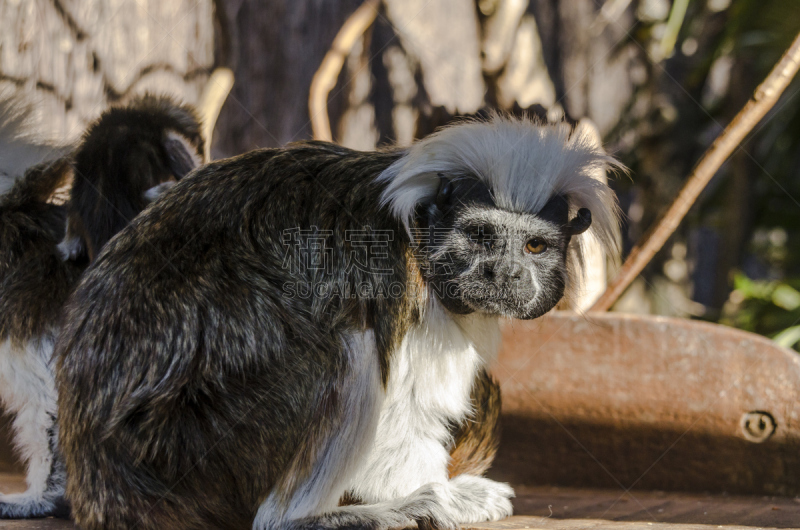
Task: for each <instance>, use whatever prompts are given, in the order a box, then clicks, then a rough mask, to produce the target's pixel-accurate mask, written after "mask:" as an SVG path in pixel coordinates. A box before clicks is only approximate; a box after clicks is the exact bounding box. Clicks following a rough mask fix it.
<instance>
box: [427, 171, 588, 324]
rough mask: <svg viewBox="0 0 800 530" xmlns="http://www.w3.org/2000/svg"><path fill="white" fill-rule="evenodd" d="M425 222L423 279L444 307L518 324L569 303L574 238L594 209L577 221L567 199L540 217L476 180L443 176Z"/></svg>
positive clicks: (558, 198) (556, 198)
mask: <svg viewBox="0 0 800 530" xmlns="http://www.w3.org/2000/svg"><path fill="white" fill-rule="evenodd" d="M422 217H423V218H420V219H419V220H420V222H421V223H422V224H424V225H426V229H427V230H426V232H427V234H426V235H427V241H425V242H424V249H423V252H422V255H423V256H424V257H425V261H426V263H425V264H424V266H423V274H424V275H425V277H426V280H427V281H428V283H429V285H431V287H432V290H433V292H434V293H435V296H437V297H438V298H439V300H440V301H441V302H442V303H443V304H444V306H445V307H447V308H448V309H449V310H450V311H452V312H455V313H461V314H464V313H471V312H480V313H485V314H492V315H502V316H508V317H512V318H518V319H532V318H537V317H539V316H541V315H543V314H544V313H546V312H547V311H549V310H550V309H552V308H553V307H555V305H556V304H557V303H558V301H559V300H560V299H561V298H562V296H563V295H564V290H565V287H566V282H567V248H568V246H569V242H570V239H571V237H572V236H573V235H576V234H579V233H581V232H583V231H585V230H586V229H588V228H589V226H590V224H591V214H590V212H589V210H586V209H582V210H580V211H579V212H578V214H577V215H576V217H575V218H574V219H573V220H572V221H570V220H569V204H568V202H567V200H566V199H565V198H564V197H563V196H560V195H556V196H554V197H553V198H552V199H551V200H550V201H549V202H548V203H547V204H546V205H545V206H544V207H543V208H542V209H541V210H540V211H539V212H537V213H536V214H530V213H518V212H511V211H507V210H503V209H501V208H498V207H497V206H496V205H495V204H494V201H493V200H492V196H491V192H490V191H489V190H488V189H487V188H486V186H485V185H483V184H482V183H480V182H479V181H478V180H477V179H473V178H460V179H454V180H447V179H443V180H442V184H441V187H440V190H439V193H438V194H437V197H436V200H435V202H434V203H433V204H431V205H429V206H428V207H427V209H426V211H425V214H424V215H423V216H422Z"/></svg>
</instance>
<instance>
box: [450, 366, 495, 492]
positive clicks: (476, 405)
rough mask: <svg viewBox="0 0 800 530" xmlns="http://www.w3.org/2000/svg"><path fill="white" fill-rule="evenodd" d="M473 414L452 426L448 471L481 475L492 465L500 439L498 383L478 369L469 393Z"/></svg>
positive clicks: (483, 370) (485, 372) (452, 476)
mask: <svg viewBox="0 0 800 530" xmlns="http://www.w3.org/2000/svg"><path fill="white" fill-rule="evenodd" d="M470 401H472V410H473V413H472V414H471V415H470V416H468V417H466V418H464V420H463V421H462V422H461V423H460V424H459V425H458V426H457V429H452V430H451V433H452V435H453V443H452V445H451V446H450V447H449V449H450V462H449V464H448V466H447V471H448V474H449V476H450V478H454V477H457V476H458V475H462V474H467V475H483V474H484V473H486V471H488V469H489V468H490V467H491V465H492V462H493V461H494V457H495V454H497V447H498V445H499V442H500V409H501V398H500V385H499V384H497V381H495V380H494V378H493V377H492V376H491V375H489V373H488V372H487V371H486V370H485V369H484V368H481V369H480V370H478V373H477V375H476V376H475V382H474V383H473V385H472V391H471V393H470Z"/></svg>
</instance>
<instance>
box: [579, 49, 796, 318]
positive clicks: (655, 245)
mask: <svg viewBox="0 0 800 530" xmlns="http://www.w3.org/2000/svg"><path fill="white" fill-rule="evenodd" d="M798 68H800V34H798V35H797V37H795V39H794V42H792V45H791V46H790V47H789V49H788V50H786V53H784V54H783V57H782V58H781V60H780V61H779V62H778V64H776V65H775V67H774V68H773V69H772V71H771V72H770V73H769V75H768V76H767V78H766V79H765V80H764V81H763V82H762V83H761V84H760V85H759V86H758V88H757V89H756V91H755V94H754V95H753V97H752V98H751V99H750V101H748V102H747V104H746V105H745V106H744V108H742V110H741V111H739V114H737V115H736V117H735V118H734V119H733V121H731V123H730V124H728V126H727V127H725V130H724V131H722V133H721V134H720V135H719V136H718V137H717V139H716V140H714V143H713V144H711V147H709V148H708V150H707V151H706V153H705V154H704V155H703V158H702V159H700V162H699V163H698V164H697V165H696V166H695V168H694V171H692V173H691V175H690V176H689V178H688V180H687V181H686V184H685V185H684V186H683V189H682V190H681V191H680V193H679V194H678V196H677V197H676V198H675V200H674V201H673V203H672V205H670V207H669V209H668V210H667V212H666V213H665V214H664V216H663V217H662V218H661V220H660V221H659V222H658V223H657V224H656V226H655V227H654V228H653V229H652V230H650V231H649V232H648V234H647V235H646V236H645V238H644V242H643V243H642V244H640V245H637V246H636V247H634V249H633V250H632V251H631V254H630V256H628V259H627V260H626V261H625V263H624V264H623V265H622V268H621V269H620V271H619V273H618V274H617V276H616V278H614V280H613V281H612V282H611V285H609V286H608V289H606V292H604V293H603V295H602V296H601V297H600V298H599V299H598V300H597V302H595V303H594V305H593V306H592V307H591V309H590V311H608V310H609V308H611V306H612V305H613V304H614V302H616V301H617V299H618V298H619V297H620V296H621V295H622V293H623V292H624V291H625V289H626V288H627V287H628V285H630V283H631V282H632V281H633V280H634V279H635V278H636V277H637V276H638V275H639V273H640V272H642V269H644V267H645V266H646V265H647V264H648V263H649V262H650V260H651V259H653V256H655V254H656V252H658V251H659V250H660V249H661V247H663V246H664V243H666V241H667V239H669V236H671V235H672V233H673V232H674V231H675V229H676V228H678V225H679V224H680V222H681V220H682V219H683V218H684V216H685V215H686V213H687V212H688V211H689V208H691V207H692V204H694V202H695V201H696V200H697V197H698V196H699V195H700V192H702V191H703V189H705V187H706V185H708V183H709V181H710V180H711V178H712V177H713V176H714V175H715V174H716V172H717V170H719V168H720V166H722V164H723V163H724V162H725V160H727V159H728V157H729V156H730V155H731V153H732V152H733V151H734V149H736V148H737V146H738V145H739V144H740V143H741V142H742V140H744V138H745V136H747V134H748V133H749V132H750V131H751V130H752V129H753V127H755V126H756V125H757V124H758V122H759V121H761V118H763V117H764V115H765V114H766V113H767V112H769V110H770V109H771V108H772V107H773V106H774V105H775V103H776V102H777V101H778V98H779V97H780V95H781V94H782V93H783V91H784V90H785V89H786V87H787V86H788V85H789V83H790V82H791V80H792V78H793V77H794V76H795V74H796V73H797V70H798Z"/></svg>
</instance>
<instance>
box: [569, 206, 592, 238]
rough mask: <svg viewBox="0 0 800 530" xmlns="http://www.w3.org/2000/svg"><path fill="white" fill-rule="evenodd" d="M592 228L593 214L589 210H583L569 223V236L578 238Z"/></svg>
mask: <svg viewBox="0 0 800 530" xmlns="http://www.w3.org/2000/svg"><path fill="white" fill-rule="evenodd" d="M590 226H592V212H591V211H589V209H588V208H581V209H580V210H578V213H577V214H576V215H575V218H574V219H572V220H571V221H570V222H569V235H571V236H577V235H578V234H582V233H584V232H586V231H587V230H589V227H590Z"/></svg>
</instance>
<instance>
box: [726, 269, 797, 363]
mask: <svg viewBox="0 0 800 530" xmlns="http://www.w3.org/2000/svg"><path fill="white" fill-rule="evenodd" d="M733 284H734V290H733V292H731V296H730V299H729V301H728V303H727V304H726V306H725V309H724V312H723V316H722V318H721V319H720V322H721V323H722V324H727V325H730V326H735V327H737V328H740V329H744V330H747V331H752V332H755V333H760V334H762V335H766V336H768V337H772V338H773V340H775V341H776V342H777V343H778V344H780V345H781V346H785V347H793V346H794V347H798V346H800V344H798V343H799V342H800V279H798V280H788V281H776V280H771V281H768V280H752V279H750V278H748V277H747V276H745V275H744V274H742V273H737V274H736V276H735V277H734V281H733Z"/></svg>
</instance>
